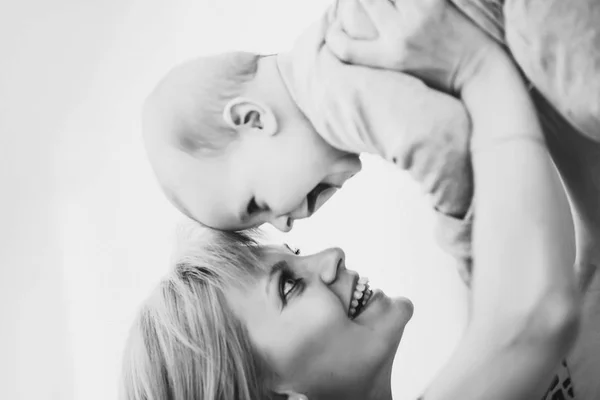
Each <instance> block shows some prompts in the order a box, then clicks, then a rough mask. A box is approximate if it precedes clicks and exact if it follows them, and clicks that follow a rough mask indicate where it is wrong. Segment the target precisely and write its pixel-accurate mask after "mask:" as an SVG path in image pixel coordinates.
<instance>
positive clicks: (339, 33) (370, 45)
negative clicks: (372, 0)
mask: <svg viewBox="0 0 600 400" xmlns="http://www.w3.org/2000/svg"><path fill="white" fill-rule="evenodd" d="M386 1H387V0H386ZM325 40H326V41H327V47H329V49H330V50H331V52H332V53H333V54H334V55H335V56H336V57H337V58H339V59H340V60H342V61H344V62H347V63H350V64H362V65H370V66H373V67H377V66H382V62H381V60H379V57H380V55H379V52H378V51H377V48H376V44H375V42H374V41H372V40H361V39H354V38H351V37H350V36H348V35H347V34H346V32H344V30H343V29H342V26H341V24H340V23H339V22H334V23H333V24H332V25H331V27H330V28H329V30H328V32H327V36H326V38H325Z"/></svg>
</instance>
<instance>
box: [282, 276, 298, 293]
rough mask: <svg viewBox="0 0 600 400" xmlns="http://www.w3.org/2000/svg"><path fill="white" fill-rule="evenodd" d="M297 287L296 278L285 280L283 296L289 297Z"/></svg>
mask: <svg viewBox="0 0 600 400" xmlns="http://www.w3.org/2000/svg"><path fill="white" fill-rule="evenodd" d="M295 287H296V281H295V280H294V279H291V278H288V279H286V280H285V281H284V282H283V289H282V290H281V294H282V295H283V297H285V298H287V297H288V295H289V294H290V293H291V292H292V291H293V290H294V288H295Z"/></svg>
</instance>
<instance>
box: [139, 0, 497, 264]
mask: <svg viewBox="0 0 600 400" xmlns="http://www.w3.org/2000/svg"><path fill="white" fill-rule="evenodd" d="M360 7H361V6H360V5H359V3H358V2H357V1H356V0H352V1H344V2H341V3H340V4H339V5H336V6H334V7H332V8H331V9H330V10H329V12H328V13H327V14H326V15H324V16H323V17H322V18H320V19H319V20H318V21H317V22H316V23H315V24H314V25H312V26H311V27H310V28H309V29H308V30H307V31H306V32H305V33H304V34H303V35H302V36H301V37H300V38H299V40H298V41H297V43H296V44H295V45H294V47H293V49H292V50H291V51H289V52H286V53H281V54H278V55H273V56H259V55H256V54H249V53H243V52H237V53H229V54H221V55H216V56H212V57H207V58H200V59H196V60H193V61H190V62H187V63H185V64H183V65H180V66H178V67H176V68H175V69H173V70H172V71H171V72H170V73H169V74H168V75H167V76H166V77H165V78H164V79H163V80H162V82H160V83H159V85H158V86H157V88H156V89H155V90H154V92H153V93H152V94H151V95H150V97H149V98H148V101H147V102H146V105H145V109H144V139H145V143H146V148H147V152H148V156H149V159H150V162H151V164H152V167H153V169H154V171H155V174H156V176H157V178H158V181H159V183H160V185H161V187H162V188H163V190H164V192H165V193H166V195H167V196H168V198H169V199H170V201H171V202H172V203H173V204H174V205H175V206H176V207H178V208H179V209H180V210H181V211H182V212H183V213H184V214H186V215H187V216H189V217H190V218H192V219H194V220H196V221H198V222H200V223H202V224H204V225H206V226H209V227H212V228H217V229H223V230H239V229H245V228H249V227H254V226H258V225H261V224H262V223H265V222H268V223H271V224H272V225H274V226H275V227H277V228H279V229H280V230H282V231H288V230H290V229H291V228H292V224H293V221H294V220H295V219H299V218H306V217H309V216H311V215H312V214H313V213H314V212H315V211H316V210H317V209H318V208H319V207H320V206H321V205H323V203H324V202H326V201H327V200H328V199H329V198H330V197H331V196H332V195H333V194H334V193H335V191H336V190H337V189H339V188H340V187H341V186H342V185H343V184H344V182H345V181H346V180H347V179H349V178H350V177H352V176H353V175H354V174H356V173H357V172H358V171H359V170H360V168H361V164H360V161H359V158H358V154H360V153H362V152H367V153H373V154H378V155H380V156H382V157H384V158H385V159H386V160H389V161H390V162H393V163H394V164H396V165H397V166H398V167H400V168H402V169H404V170H407V171H408V172H409V173H410V174H411V175H412V176H413V177H414V178H415V179H416V180H417V181H418V182H419V183H420V184H421V185H422V187H423V189H424V190H425V191H426V192H427V193H428V194H430V195H431V198H432V200H433V205H434V208H435V210H436V211H437V212H438V214H439V218H440V221H441V222H440V224H439V225H440V231H439V232H440V234H441V235H442V238H443V239H442V245H443V246H444V247H446V249H447V250H448V251H449V252H451V253H452V254H453V255H455V256H456V257H458V258H459V259H461V258H468V255H469V240H468V236H469V234H470V224H469V218H465V219H463V218H464V217H465V215H466V214H467V213H468V210H469V207H470V204H471V197H472V180H471V167H470V162H469V156H468V142H469V131H470V126H469V119H468V116H467V114H466V112H465V110H464V108H463V106H462V104H461V103H460V102H459V101H458V100H456V99H454V98H453V97H451V96H449V95H446V94H443V93H441V92H438V91H435V90H433V89H431V88H429V87H427V86H425V85H424V84H423V83H422V82H421V81H420V80H417V79H416V78H413V77H411V76H408V75H405V74H402V73H399V72H392V71H386V70H378V69H370V68H366V67H361V66H355V65H348V64H344V63H341V62H340V61H339V60H338V59H337V58H336V57H335V56H333V54H332V53H331V52H330V51H329V50H328V48H327V47H326V45H325V36H326V33H327V30H328V27H329V24H330V22H331V20H332V18H336V19H338V20H339V19H341V20H342V21H343V23H344V24H345V26H344V27H345V29H346V30H347V31H349V32H352V30H353V29H355V30H356V31H360V30H362V29H364V26H366V24H368V17H367V16H366V15H365V14H364V13H361V12H360V11H361V9H360ZM346 15H347V16H351V17H352V18H346V19H345V16H346ZM482 35H483V34H482ZM490 42H491V41H490Z"/></svg>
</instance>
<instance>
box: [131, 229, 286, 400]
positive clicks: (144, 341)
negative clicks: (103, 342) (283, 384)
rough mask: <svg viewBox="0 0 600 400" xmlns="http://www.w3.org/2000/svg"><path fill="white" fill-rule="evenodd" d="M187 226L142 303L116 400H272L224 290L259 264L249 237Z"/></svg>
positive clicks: (264, 373)
mask: <svg viewBox="0 0 600 400" xmlns="http://www.w3.org/2000/svg"><path fill="white" fill-rule="evenodd" d="M186 229H187V233H186V235H187V236H186V240H185V243H184V246H183V248H182V249H180V255H179V256H178V257H177V259H176V262H175V268H174V269H173V271H172V272H171V273H170V274H169V275H168V276H167V277H166V278H165V279H164V280H163V281H162V282H161V283H160V284H159V286H158V287H157V288H156V290H155V291H154V292H153V293H152V294H151V296H150V297H149V298H148V299H147V301H146V302H145V303H144V304H143V305H142V307H141V310H140V311H139V313H138V315H137V318H136V319H135V322H134V324H133V327H132V329H131V331H130V335H129V338H128V341H127V344H126V348H125V356H124V362H123V371H122V390H121V397H122V399H123V400H175V399H176V400H255V399H271V398H274V396H275V394H274V393H272V392H271V391H270V390H269V386H270V384H269V383H270V380H271V378H272V377H271V375H270V372H269V370H268V368H267V367H266V366H265V364H264V361H263V360H262V358H261V357H260V355H259V354H258V353H257V352H256V350H255V349H254V348H253V346H252V343H251V342H250V340H249V337H248V334H247V331H246V330H245V328H244V326H242V324H241V323H240V321H239V320H238V319H237V318H236V317H235V316H234V314H233V313H232V312H231V310H230V308H229V307H228V303H227V300H226V298H225V295H224V292H225V290H226V289H227V288H229V287H232V286H236V285H237V286H241V285H245V284H248V283H249V282H252V280H253V279H255V277H256V275H257V272H258V271H260V270H261V269H262V268H263V266H262V264H261V263H260V261H259V251H260V247H259V246H258V244H257V242H256V241H255V240H254V239H252V238H251V237H250V236H249V235H247V234H244V233H235V232H219V231H211V232H205V233H202V234H201V233H200V232H201V229H199V228H197V227H195V228H193V229H191V230H190V229H189V228H186Z"/></svg>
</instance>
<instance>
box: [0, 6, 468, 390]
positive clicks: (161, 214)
mask: <svg viewBox="0 0 600 400" xmlns="http://www.w3.org/2000/svg"><path fill="white" fill-rule="evenodd" d="M325 6H326V2H323V1H317V0H296V1H289V0H287V1H285V0H194V1H191V0H189V1H188V0H170V1H159V0H138V1H132V0H118V1H117V0H104V1H82V0H78V1H75V0H53V1H41V0H40V1H34V0H30V1H27V0H23V1H19V2H16V1H14V2H8V1H7V0H3V1H2V2H0V51H1V53H0V183H1V186H0V398H2V399H7V400H8V399H11V400H21V399H27V400H29V399H31V400H34V399H35V400H41V399H53V400H54V399H56V400H59V399H60V400H63V399H65V400H71V399H77V400H79V399H81V400H107V399H116V398H117V380H118V372H119V368H120V357H121V352H122V346H123V343H124V340H125V336H126V333H127V330H128V327H129V324H130V322H131V318H132V315H133V314H134V312H135V309H136V307H137V305H138V304H139V303H140V301H141V300H142V299H143V298H144V296H145V295H146V294H147V293H148V291H149V289H150V288H151V287H152V285H154V284H155V283H156V281H157V280H158V279H159V278H160V277H161V276H162V275H163V274H164V273H165V271H166V270H167V268H168V264H167V261H168V259H169V256H170V251H171V248H172V240H173V230H174V226H175V223H176V221H178V219H179V218H180V217H179V216H178V214H177V212H176V211H175V210H174V209H173V208H172V207H171V206H170V205H169V204H168V203H167V201H166V200H165V199H164V198H163V197H162V195H161V193H160V192H159V190H158V187H157V185H156V184H155V182H154V180H153V177H152V175H151V172H150V168H149V165H148V164H147V162H146V160H145V157H144V153H143V149H142V143H141V140H140V120H139V116H140V106H141V103H142V101H143V99H144V97H145V95H146V94H147V93H148V92H149V90H150V89H151V88H152V86H153V85H154V84H155V83H156V81H157V80H158V79H159V78H160V76H161V75H163V74H164V73H165V72H166V71H167V70H168V69H169V68H170V67H171V66H173V65H174V64H175V63H177V62H180V61H183V60H185V59H187V58H190V57H193V56H197V55H200V54H207V53H214V52H221V51H226V50H233V49H239V50H250V51H257V52H263V53H272V52H277V51H279V50H284V49H286V48H288V47H289V46H290V45H291V43H292V40H293V39H294V37H295V36H296V35H298V34H299V33H300V32H301V30H302V29H303V28H304V27H305V26H306V25H307V24H308V23H309V22H310V21H311V20H312V19H313V18H315V17H316V16H317V15H318V14H319V13H320V12H321V11H322V10H323V9H324V7H325ZM425 200H426V199H425V198H424V197H423V196H422V195H421V194H420V193H419V191H418V188H417V187H416V186H415V185H414V184H413V183H412V182H411V181H409V180H408V178H407V177H406V176H405V175H404V174H403V173H401V172H399V171H396V170H394V169H393V168H392V167H390V166H387V165H385V164H384V163H382V162H381V161H379V160H377V159H373V158H365V159H364V171H363V172H362V173H361V174H359V175H358V176H357V177H355V178H353V179H352V180H351V181H350V182H349V183H348V184H347V186H346V187H345V188H344V189H343V190H342V191H341V192H340V193H339V194H338V195H336V196H335V197H334V198H333V199H332V200H331V201H330V202H329V203H328V204H326V205H325V206H324V207H323V208H322V209H321V210H320V211H319V213H318V214H317V215H315V216H314V217H313V218H312V219H311V220H310V221H300V222H297V223H296V226H295V229H294V231H293V232H292V233H290V234H288V235H286V236H287V237H286V238H285V240H286V241H288V242H290V243H291V244H293V245H295V246H298V247H300V248H302V250H303V251H304V252H305V253H307V252H310V251H312V250H320V249H322V248H323V247H325V246H340V247H342V248H344V250H345V251H346V253H347V264H348V267H349V268H352V269H356V270H358V271H359V272H360V273H361V274H362V275H367V276H369V277H370V278H371V281H372V282H373V284H374V285H375V286H378V287H381V288H383V289H384V290H386V291H387V292H388V293H389V294H398V295H403V296H407V297H409V298H411V299H412V300H413V302H414V303H415V316H414V318H413V320H412V321H411V322H410V324H409V326H408V328H407V330H406V333H405V338H404V340H403V342H402V344H401V346H400V351H399V353H398V356H397V361H396V366H395V370H394V382H393V387H394V394H395V398H396V399H405V398H406V399H410V398H414V397H415V395H416V394H418V392H419V391H420V390H421V389H422V388H423V386H424V385H425V384H426V382H427V381H428V380H429V379H430V378H431V376H432V374H434V373H435V370H436V368H438V367H439V366H440V364H441V363H442V362H443V361H444V359H446V357H447V356H448V354H449V352H450V351H451V349H452V345H453V344H454V343H455V341H456V338H457V337H458V335H459V333H460V331H461V329H462V326H463V322H464V319H465V312H464V294H465V293H464V290H463V287H462V286H461V284H460V282H459V280H458V278H457V275H456V273H455V271H454V269H453V268H454V266H453V263H452V261H451V259H450V258H448V257H447V256H446V255H444V254H442V252H441V251H440V250H439V249H438V248H437V247H436V246H435V244H434V241H433V235H432V229H433V225H432V216H431V214H430V212H429V208H428V205H427V203H426V201H425ZM356 362H361V361H360V360H356Z"/></svg>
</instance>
